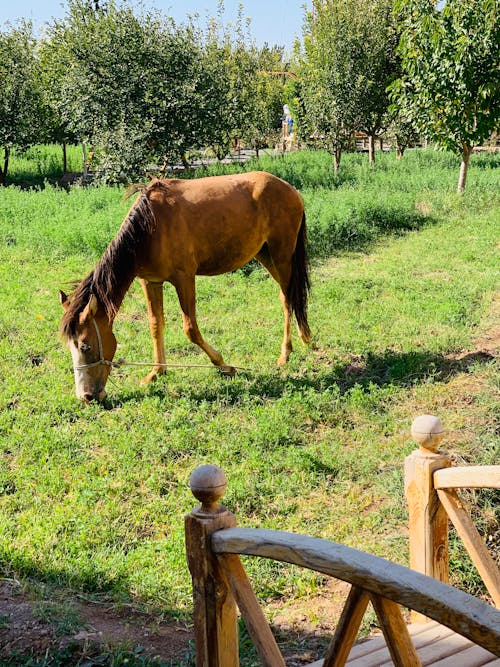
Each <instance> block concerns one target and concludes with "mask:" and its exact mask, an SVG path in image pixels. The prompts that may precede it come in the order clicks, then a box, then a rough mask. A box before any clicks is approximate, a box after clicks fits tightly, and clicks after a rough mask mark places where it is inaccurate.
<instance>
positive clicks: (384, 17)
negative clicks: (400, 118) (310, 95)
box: [356, 0, 400, 163]
mask: <svg viewBox="0 0 500 667" xmlns="http://www.w3.org/2000/svg"><path fill="white" fill-rule="evenodd" d="M359 11H361V16H362V20H361V23H360V26H359V32H360V38H361V41H360V45H361V49H360V51H359V53H358V54H357V55H356V77H357V81H358V85H357V88H356V90H357V91H359V92H360V93H361V94H360V97H359V99H358V100H357V115H358V119H357V123H356V129H357V130H360V131H362V132H365V133H366V134H367V135H368V140H369V143H368V145H369V151H368V152H369V162H370V163H373V162H374V161H375V151H374V143H375V138H376V136H377V134H379V133H380V131H381V130H382V129H383V128H384V126H387V124H388V123H389V115H388V108H389V102H390V101H389V93H388V90H387V89H388V86H389V85H390V84H391V83H392V82H393V81H394V80H395V79H396V78H397V77H398V76H399V75H400V65H399V57H398V55H397V46H398V43H399V31H398V29H397V26H396V21H395V17H394V13H393V0H368V1H366V2H363V3H362V6H361V7H360V8H359Z"/></svg>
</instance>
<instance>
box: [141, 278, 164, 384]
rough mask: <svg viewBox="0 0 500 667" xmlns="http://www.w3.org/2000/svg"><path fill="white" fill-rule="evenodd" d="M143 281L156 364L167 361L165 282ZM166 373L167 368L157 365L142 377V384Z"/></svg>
mask: <svg viewBox="0 0 500 667" xmlns="http://www.w3.org/2000/svg"><path fill="white" fill-rule="evenodd" d="M139 282H140V283H141V286H142V289H143V291H144V295H145V297H146V303H147V306H148V321H149V330H150V331H151V337H152V338H153V359H154V363H155V364H164V363H165V359H166V358H165V341H164V339H163V329H164V327H165V318H164V315H163V284H162V283H150V282H148V281H147V280H142V279H141V280H139ZM162 373H165V368H164V367H163V366H160V365H155V366H154V367H153V370H152V371H151V372H150V373H148V375H146V377H145V378H143V379H142V381H141V384H147V383H148V382H152V381H153V380H156V378H157V377H158V375H161V374H162Z"/></svg>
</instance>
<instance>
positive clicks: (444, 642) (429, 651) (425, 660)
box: [381, 626, 474, 667]
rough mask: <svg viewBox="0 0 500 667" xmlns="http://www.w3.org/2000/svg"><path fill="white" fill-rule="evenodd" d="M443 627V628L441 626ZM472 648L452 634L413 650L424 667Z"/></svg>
mask: <svg viewBox="0 0 500 667" xmlns="http://www.w3.org/2000/svg"><path fill="white" fill-rule="evenodd" d="M441 627H444V626H441ZM471 646H474V644H473V643H472V642H471V641H470V640H469V639H466V638H465V637H462V636H461V635H457V634H456V633H455V632H452V633H451V634H450V635H448V636H446V637H438V638H436V640H435V641H431V642H427V643H425V644H424V645H420V644H419V645H417V642H415V648H416V649H417V652H418V657H419V658H420V661H421V663H422V665H424V667H426V666H427V665H433V664H434V663H435V662H436V661H437V660H442V659H444V658H446V657H448V656H450V655H457V654H458V653H459V652H460V651H463V650H465V649H467V648H470V647H471ZM391 664H392V663H391V662H384V663H381V667H382V665H383V667H389V666H390V665H391Z"/></svg>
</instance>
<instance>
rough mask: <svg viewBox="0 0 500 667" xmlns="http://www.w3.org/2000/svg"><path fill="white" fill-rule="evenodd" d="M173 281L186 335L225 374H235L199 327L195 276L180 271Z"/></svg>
mask: <svg viewBox="0 0 500 667" xmlns="http://www.w3.org/2000/svg"><path fill="white" fill-rule="evenodd" d="M171 282H172V284H173V285H174V287H175V289H176V291H177V296H178V297H179V303H180V306H181V310H182V323H183V328H184V333H185V334H186V336H187V337H188V338H189V340H190V341H191V342H192V343H194V344H195V345H198V347H200V348H201V349H202V350H203V352H205V354H206V355H208V358H209V359H210V361H211V362H212V363H213V364H214V366H217V367H218V368H219V370H220V371H221V372H222V373H224V375H230V376H232V375H234V374H235V372H236V371H235V369H234V368H233V367H232V366H226V364H225V363H224V359H223V358H222V354H221V353H220V352H219V351H218V350H215V349H214V348H213V347H212V346H211V345H209V344H208V343H207V342H206V341H205V339H204V338H203V336H202V335H201V332H200V330H199V329H198V323H197V321H196V287H195V277H194V276H193V275H189V274H186V273H179V274H177V275H176V276H175V279H173V280H172V281H171Z"/></svg>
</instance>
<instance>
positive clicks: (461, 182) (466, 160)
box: [457, 144, 472, 195]
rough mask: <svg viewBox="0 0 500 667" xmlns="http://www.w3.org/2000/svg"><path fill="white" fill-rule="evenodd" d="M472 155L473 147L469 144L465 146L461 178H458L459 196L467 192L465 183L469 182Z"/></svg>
mask: <svg viewBox="0 0 500 667" xmlns="http://www.w3.org/2000/svg"><path fill="white" fill-rule="evenodd" d="M471 153H472V146H470V145H469V144H464V145H463V153H462V163H461V165H460V176H459V177H458V186H457V194H459V195H461V194H462V192H463V191H464V190H465V183H466V181H467V170H468V169H469V160H470V154H471Z"/></svg>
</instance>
